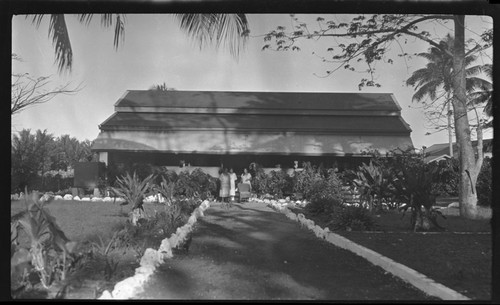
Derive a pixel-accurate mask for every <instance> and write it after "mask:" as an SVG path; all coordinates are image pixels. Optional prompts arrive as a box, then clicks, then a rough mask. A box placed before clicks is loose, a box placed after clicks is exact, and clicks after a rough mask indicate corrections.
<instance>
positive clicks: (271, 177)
mask: <svg viewBox="0 0 500 305" xmlns="http://www.w3.org/2000/svg"><path fill="white" fill-rule="evenodd" d="M266 181H267V193H269V194H271V195H272V196H274V197H276V198H283V196H284V194H290V193H291V190H292V178H291V177H290V176H289V175H288V174H287V173H286V172H285V171H284V170H282V169H279V170H273V171H271V172H270V173H269V174H268V175H267V179H266Z"/></svg>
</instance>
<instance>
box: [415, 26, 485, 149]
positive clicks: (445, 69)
mask: <svg viewBox="0 0 500 305" xmlns="http://www.w3.org/2000/svg"><path fill="white" fill-rule="evenodd" d="M453 43H454V42H453V37H452V36H451V35H450V34H448V35H446V37H445V38H444V39H443V40H442V41H441V42H440V43H439V44H440V45H441V48H442V49H445V50H450V51H451V50H453ZM417 56H419V57H422V58H425V59H426V60H427V61H428V63H427V65H426V66H425V68H421V69H418V70H416V71H415V72H413V74H412V75H411V76H410V77H409V78H408V79H407V80H406V84H407V85H409V86H414V87H415V89H416V91H415V93H414V95H413V100H414V101H416V102H421V101H423V100H424V99H425V98H426V97H428V98H429V99H430V100H431V102H430V103H427V106H428V107H431V106H434V105H435V103H436V102H437V101H440V100H442V98H443V97H444V104H443V108H442V109H444V106H446V107H447V118H448V122H447V128H448V137H449V149H450V156H451V157H453V133H452V128H451V122H452V110H451V103H452V99H451V97H452V96H453V90H452V88H453V85H452V80H453V58H451V57H449V56H447V55H446V54H445V53H444V52H443V51H442V50H441V49H439V48H437V47H431V48H429V51H428V53H418V54H417ZM476 59H477V56H474V55H468V56H466V57H465V61H464V63H465V67H466V70H465V74H466V91H467V92H468V93H473V92H478V91H477V89H478V88H482V89H484V90H487V88H490V89H491V83H489V82H488V81H486V80H484V79H482V78H479V77H476V75H478V74H480V73H481V72H483V71H486V70H487V68H486V65H475V66H472V67H469V66H470V65H471V64H472V63H473V62H474V61H475V60H476ZM488 83H489V84H490V86H489V87H488ZM490 91H491V90H490ZM440 92H443V93H442V94H440ZM477 97H478V100H477V103H476V104H474V105H477V104H478V103H480V101H479V98H480V97H479V93H478V96H477ZM440 114H441V113H439V115H440Z"/></svg>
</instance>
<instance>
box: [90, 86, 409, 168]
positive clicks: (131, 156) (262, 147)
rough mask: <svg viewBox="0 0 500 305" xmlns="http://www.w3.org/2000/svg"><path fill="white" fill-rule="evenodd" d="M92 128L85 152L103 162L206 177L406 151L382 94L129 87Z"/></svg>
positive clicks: (348, 162) (403, 127) (397, 113)
mask: <svg viewBox="0 0 500 305" xmlns="http://www.w3.org/2000/svg"><path fill="white" fill-rule="evenodd" d="M99 128H100V134H99V135H98V137H97V139H96V140H95V141H94V144H93V146H92V150H93V151H95V152H98V153H99V160H100V161H102V162H105V163H106V164H115V165H116V164H125V163H134V162H143V163H150V164H154V165H157V166H167V167H170V168H179V167H182V166H183V165H188V166H191V167H201V168H202V169H204V170H205V171H207V172H209V173H210V174H212V175H217V173H218V169H219V168H220V166H224V167H233V168H234V169H235V170H236V171H237V172H240V171H241V170H242V169H243V168H244V167H248V165H249V164H250V163H252V162H256V163H259V164H261V165H263V166H264V167H265V168H275V167H277V166H281V167H282V168H293V166H294V164H298V165H299V166H301V164H302V162H304V161H310V162H312V163H316V164H320V163H323V164H324V165H325V166H332V165H336V166H338V167H340V168H344V167H350V166H353V165H357V164H360V162H361V160H364V159H365V158H366V156H364V155H363V152H366V151H369V150H373V149H377V150H379V151H380V152H381V153H385V152H387V151H389V150H393V149H396V148H401V149H405V148H407V147H409V146H413V144H412V141H411V138H410V133H411V129H410V127H409V126H408V124H407V123H406V122H405V121H404V120H403V118H402V117H401V107H400V106H399V105H398V103H397V101H396V100H395V98H394V96H393V95H392V94H388V93H316V92H314V93H313V92H311V93H309V92H220V91H158V90H144V91H141V90H129V91H127V92H126V93H125V94H124V95H123V96H122V97H121V98H120V99H119V100H118V101H117V102H116V103H115V113H113V114H112V115H111V116H110V117H109V118H108V119H107V120H105V121H104V122H103V123H102V124H101V125H99Z"/></svg>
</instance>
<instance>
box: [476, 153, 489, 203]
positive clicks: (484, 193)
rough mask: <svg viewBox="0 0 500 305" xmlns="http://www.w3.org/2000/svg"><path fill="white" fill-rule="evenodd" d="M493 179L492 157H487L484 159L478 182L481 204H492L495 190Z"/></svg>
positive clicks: (478, 195)
mask: <svg viewBox="0 0 500 305" xmlns="http://www.w3.org/2000/svg"><path fill="white" fill-rule="evenodd" d="M491 181H492V172H491V159H490V158H489V157H486V158H484V160H483V166H482V167H481V171H480V172H479V176H478V177H477V182H476V192H477V201H478V204H479V205H482V206H491V203H492V192H493V189H492V184H491V183H492V182H491Z"/></svg>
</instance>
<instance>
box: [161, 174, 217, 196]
mask: <svg viewBox="0 0 500 305" xmlns="http://www.w3.org/2000/svg"><path fill="white" fill-rule="evenodd" d="M167 179H172V180H173V179H176V180H175V195H177V196H185V197H187V198H193V197H197V198H198V197H199V198H201V199H202V200H205V199H207V198H211V197H212V196H213V195H214V194H215V192H216V191H217V181H216V179H215V178H214V177H212V176H210V175H209V174H206V173H204V172H203V171H202V170H201V169H200V168H196V169H195V170H193V171H192V172H191V173H189V172H188V171H187V170H186V171H182V172H180V173H179V174H178V175H176V176H174V175H170V176H169V178H167Z"/></svg>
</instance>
